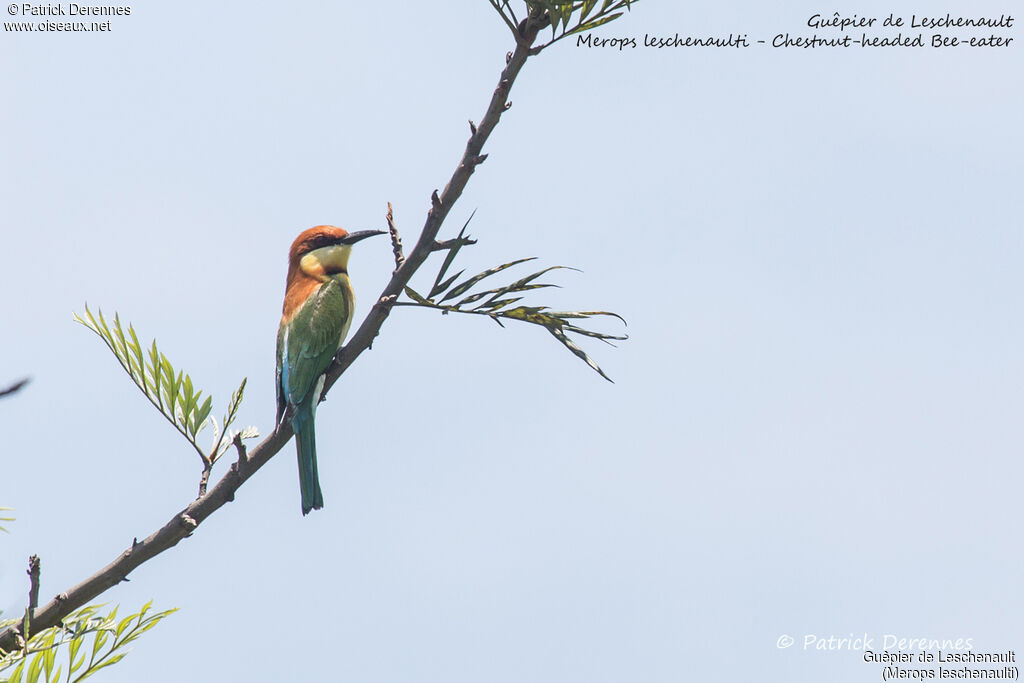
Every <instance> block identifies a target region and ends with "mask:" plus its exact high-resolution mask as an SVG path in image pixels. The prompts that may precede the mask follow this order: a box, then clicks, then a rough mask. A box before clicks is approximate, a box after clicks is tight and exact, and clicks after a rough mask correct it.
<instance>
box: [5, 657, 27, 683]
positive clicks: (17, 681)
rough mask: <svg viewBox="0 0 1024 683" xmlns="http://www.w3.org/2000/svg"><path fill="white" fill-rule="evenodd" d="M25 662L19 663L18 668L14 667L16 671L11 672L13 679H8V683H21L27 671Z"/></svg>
mask: <svg viewBox="0 0 1024 683" xmlns="http://www.w3.org/2000/svg"><path fill="white" fill-rule="evenodd" d="M25 661H26V660H24V659H23V660H21V661H20V662H18V666H16V667H14V671H12V672H11V677H10V678H8V679H7V683H21V675H22V673H24V670H25Z"/></svg>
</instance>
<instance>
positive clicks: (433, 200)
mask: <svg viewBox="0 0 1024 683" xmlns="http://www.w3.org/2000/svg"><path fill="white" fill-rule="evenodd" d="M430 205H431V206H432V207H433V208H434V209H440V208H441V198H440V197H439V196H437V190H434V191H433V192H431V193H430Z"/></svg>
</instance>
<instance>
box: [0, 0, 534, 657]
mask: <svg viewBox="0 0 1024 683" xmlns="http://www.w3.org/2000/svg"><path fill="white" fill-rule="evenodd" d="M545 22H546V19H544V17H543V15H542V13H541V12H540V11H539V10H535V11H533V12H531V14H530V16H529V17H528V18H527V19H526V20H525V21H524V22H523V25H522V28H521V29H520V30H519V35H518V36H517V38H516V49H515V51H514V52H512V53H510V55H509V56H508V58H507V61H506V65H505V68H504V69H503V70H502V72H501V77H500V78H499V80H498V85H497V87H496V88H495V89H494V94H493V95H492V96H491V101H490V104H489V105H488V107H487V112H486V114H484V117H483V119H481V121H480V124H479V125H478V126H477V127H476V130H475V131H473V133H472V135H471V136H470V138H469V141H468V142H467V143H466V149H465V152H464V153H463V155H462V159H461V160H460V162H459V165H458V166H457V167H456V169H455V172H454V173H453V174H452V177H451V179H450V180H449V181H448V184H447V185H445V188H444V190H443V191H442V192H441V193H440V194H438V193H437V192H436V191H435V192H434V194H433V195H432V197H431V204H432V207H431V209H430V210H429V211H428V212H427V219H426V222H425V223H424V226H423V231H422V232H421V233H420V236H419V239H418V241H417V242H416V246H415V247H414V248H413V250H412V252H411V253H410V254H409V255H408V256H407V257H406V259H405V260H404V261H403V263H402V265H401V266H400V267H398V268H397V269H396V270H395V272H394V273H393V275H392V276H391V280H390V282H388V285H387V287H385V288H384V291H383V292H381V295H380V297H379V298H378V300H377V303H376V304H375V305H374V306H373V308H372V309H371V310H370V312H369V314H368V315H367V316H366V319H365V320H364V321H363V323H362V325H360V327H359V329H358V330H357V331H356V333H355V334H354V335H353V336H352V338H351V339H350V341H349V343H348V344H346V345H345V347H344V348H343V349H342V350H341V351H340V352H339V354H338V357H337V358H336V359H335V361H334V363H333V364H332V365H331V367H330V369H329V371H328V373H327V381H326V384H325V386H324V393H325V394H326V393H327V390H328V389H330V387H331V386H332V385H333V384H334V383H335V382H336V381H337V380H338V377H340V376H341V374H342V373H343V372H344V371H345V370H346V369H347V368H348V367H349V366H350V365H351V364H352V362H353V361H354V360H355V359H356V358H358V357H359V355H360V354H361V353H362V352H363V351H365V350H366V349H368V348H369V347H370V343H371V342H372V341H373V339H374V338H375V337H376V336H377V334H378V333H379V332H380V328H381V326H382V325H383V324H384V321H385V320H386V319H387V317H388V314H389V313H390V312H391V307H392V306H393V305H394V302H395V300H396V299H397V298H398V295H399V294H400V293H401V292H402V290H403V288H404V287H405V286H406V285H407V284H408V283H409V280H410V278H412V276H413V274H414V273H415V272H416V270H417V269H418V268H419V267H420V266H421V265H423V262H424V261H425V260H426V259H427V257H428V256H430V254H431V252H432V251H433V250H434V243H435V240H436V238H437V233H438V231H439V230H440V228H441V224H442V223H443V222H444V219H445V217H447V215H448V212H449V211H450V210H451V208H452V206H453V205H454V204H455V201H456V200H457V199H458V198H459V197H460V196H461V195H462V191H463V189H464V188H465V186H466V183H467V182H468V181H469V177H470V176H471V175H472V174H473V171H474V170H475V168H476V166H477V165H478V164H480V163H481V162H482V161H483V158H482V157H483V155H482V154H481V150H482V149H483V146H484V143H485V142H486V141H487V138H488V137H489V136H490V134H491V131H493V130H494V127H495V126H496V125H497V124H498V121H499V120H500V118H501V115H502V113H504V112H505V110H506V109H507V107H506V103H507V101H508V95H509V92H510V91H511V89H512V84H513V83H514V82H515V79H516V77H517V76H518V75H519V71H520V69H522V68H523V65H524V64H525V63H526V60H527V58H528V57H529V56H530V54H531V46H532V44H533V42H534V41H535V40H536V39H537V32H538V31H539V30H540V28H542V27H543V26H544V25H545ZM291 437H292V428H291V426H290V424H288V420H282V422H281V424H278V425H277V426H276V428H275V429H274V431H273V432H272V433H271V434H270V435H269V436H268V437H267V438H266V439H264V440H263V441H262V442H261V443H260V444H259V445H257V446H256V447H255V448H253V449H252V450H251V451H249V452H248V453H247V454H246V457H241V455H242V451H240V457H239V459H238V461H237V462H234V463H232V464H231V467H230V469H229V470H228V471H227V472H226V473H225V474H224V476H223V477H221V478H220V480H219V481H218V482H217V484H216V485H215V486H214V487H213V488H212V489H210V490H209V491H207V492H206V493H204V494H203V495H201V496H200V497H199V498H197V499H196V500H194V501H192V502H191V503H189V504H188V505H187V506H185V508H183V509H182V510H181V511H179V512H177V513H175V514H174V515H173V516H172V517H171V519H170V520H168V522H167V523H166V524H164V526H162V527H161V528H160V529H158V530H156V531H154V532H153V533H152V534H150V535H149V536H147V537H146V538H145V539H143V540H142V541H137V540H133V541H132V544H131V546H130V547H128V548H127V549H125V550H124V551H122V552H121V553H120V554H119V555H118V556H117V557H116V558H114V560H113V561H112V562H110V564H108V565H107V566H106V567H104V568H102V569H100V570H99V571H97V572H96V573H95V574H93V575H92V576H90V577H89V578H87V579H85V580H84V581H82V582H81V583H79V584H78V585H76V586H74V587H73V588H71V589H70V590H68V591H66V592H64V593H60V594H59V595H57V596H56V597H54V598H53V599H52V600H50V601H49V602H48V603H46V604H45V605H43V606H42V607H39V608H37V609H36V610H35V612H34V614H33V615H32V616H31V618H30V620H29V628H30V630H31V631H32V632H34V633H37V632H39V631H41V630H43V629H46V628H49V627H51V626H57V625H58V624H60V623H61V620H62V619H63V618H64V617H66V616H68V615H69V614H71V613H72V612H74V611H75V610H76V609H78V608H79V607H82V606H83V605H85V604H87V603H88V602H89V601H91V600H93V599H95V598H96V597H97V596H99V595H100V594H102V593H103V592H105V591H106V590H108V589H109V588H112V587H113V586H116V585H117V584H118V583H120V582H121V581H124V580H125V579H126V578H127V577H128V574H129V573H131V572H132V571H133V570H135V569H136V568H137V567H139V566H140V565H141V564H143V563H144V562H146V561H148V560H151V559H153V558H154V557H156V556H157V555H159V554H160V553H162V552H164V551H165V550H168V549H170V548H173V547H174V546H175V545H177V544H178V543H179V542H180V541H181V540H182V539H183V538H186V537H187V536H190V535H191V534H192V532H193V531H195V529H196V527H198V526H199V525H200V524H202V523H203V521H204V520H206V518H208V517H209V516H210V515H212V514H213V513H214V512H216V511H217V510H218V509H219V508H220V507H221V506H223V505H224V504H225V503H228V502H230V501H232V500H234V499H235V492H236V491H237V490H238V488H239V487H240V486H241V485H242V484H244V483H245V481H246V480H247V479H249V477H251V476H252V475H253V474H255V473H256V471H257V470H259V469H260V468H261V467H263V465H265V464H266V463H267V462H268V461H269V460H270V459H271V458H272V457H274V455H276V454H277V452H278V451H280V450H281V449H282V448H283V447H284V445H285V444H286V443H288V440H289V439H291ZM20 636H21V632H20V627H19V626H18V625H15V626H11V627H9V628H7V629H6V630H4V631H2V632H0V650H7V651H10V650H12V649H14V648H15V647H16V646H17V643H18V641H19V637H20Z"/></svg>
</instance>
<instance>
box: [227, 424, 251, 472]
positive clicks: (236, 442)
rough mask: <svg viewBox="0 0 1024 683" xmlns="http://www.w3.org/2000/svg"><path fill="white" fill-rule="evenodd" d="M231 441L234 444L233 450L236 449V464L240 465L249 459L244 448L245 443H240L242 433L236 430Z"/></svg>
mask: <svg viewBox="0 0 1024 683" xmlns="http://www.w3.org/2000/svg"><path fill="white" fill-rule="evenodd" d="M231 443H233V444H234V445H235V450H237V451H238V465H239V467H241V466H242V465H244V464H245V461H246V460H248V459H249V456H248V455H247V453H246V450H245V444H244V443H242V433H241V432H238V433H237V434H235V438H233V439H232V440H231Z"/></svg>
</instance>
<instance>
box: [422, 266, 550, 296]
mask: <svg viewBox="0 0 1024 683" xmlns="http://www.w3.org/2000/svg"><path fill="white" fill-rule="evenodd" d="M535 258H537V257H536V256H531V257H529V258H521V259H518V260H516V261H511V262H509V263H503V264H501V265H500V266H495V267H493V268H488V269H487V270H485V271H483V272H482V273H477V274H476V275H474V276H473V277H471V278H469V279H468V280H466V281H465V282H463V283H462V284H460V285H458V286H456V287H455V288H454V289H452V290H451V291H450V292H448V293H447V294H445V295H444V296H443V297H442V298H441V301H442V302H445V301H447V300H449V299H454V298H455V297H457V296H459V295H461V294H464V293H466V292H467V291H469V289H470V288H471V287H472V286H473V285H475V284H476V283H478V282H480V281H481V280H483V279H484V278H486V277H490V276H492V275H494V274H495V273H500V272H501V271H503V270H505V269H506V268H511V267H512V266H516V265H519V264H520V263H526V262H527V261H533V260H534V259H535Z"/></svg>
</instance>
